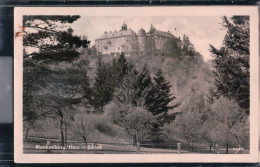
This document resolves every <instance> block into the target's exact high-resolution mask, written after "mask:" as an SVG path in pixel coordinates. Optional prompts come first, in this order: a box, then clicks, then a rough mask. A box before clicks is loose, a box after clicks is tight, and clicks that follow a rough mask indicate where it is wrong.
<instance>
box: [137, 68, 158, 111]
mask: <svg viewBox="0 0 260 167" xmlns="http://www.w3.org/2000/svg"><path fill="white" fill-rule="evenodd" d="M135 86H136V91H137V97H138V98H139V99H142V100H143V102H142V104H143V105H144V107H145V108H146V109H147V110H149V109H150V108H151V107H152V105H153V103H154V100H153V92H154V86H153V82H152V78H151V73H150V70H149V69H148V66H147V64H145V65H144V66H143V68H142V70H141V72H139V73H138V75H137V80H136V83H135Z"/></svg>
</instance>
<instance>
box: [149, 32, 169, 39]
mask: <svg viewBox="0 0 260 167" xmlns="http://www.w3.org/2000/svg"><path fill="white" fill-rule="evenodd" d="M150 34H153V35H158V36H163V37H166V38H174V35H172V33H170V32H169V31H168V32H164V31H159V30H154V31H153V32H152V33H150Z"/></svg>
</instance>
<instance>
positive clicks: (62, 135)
mask: <svg viewBox="0 0 260 167" xmlns="http://www.w3.org/2000/svg"><path fill="white" fill-rule="evenodd" d="M60 141H61V145H62V146H64V134H63V120H62V119H60Z"/></svg>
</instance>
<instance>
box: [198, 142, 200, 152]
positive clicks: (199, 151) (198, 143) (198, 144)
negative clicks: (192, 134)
mask: <svg viewBox="0 0 260 167" xmlns="http://www.w3.org/2000/svg"><path fill="white" fill-rule="evenodd" d="M199 152H200V143H199V140H198V153H199Z"/></svg>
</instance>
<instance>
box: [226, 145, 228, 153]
mask: <svg viewBox="0 0 260 167" xmlns="http://www.w3.org/2000/svg"><path fill="white" fill-rule="evenodd" d="M226 153H227V154H228V143H227V145H226Z"/></svg>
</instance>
